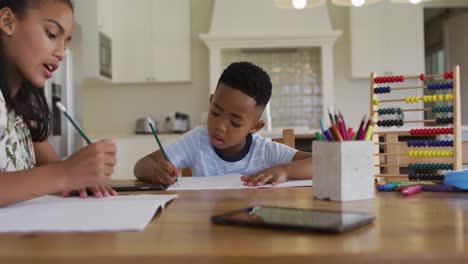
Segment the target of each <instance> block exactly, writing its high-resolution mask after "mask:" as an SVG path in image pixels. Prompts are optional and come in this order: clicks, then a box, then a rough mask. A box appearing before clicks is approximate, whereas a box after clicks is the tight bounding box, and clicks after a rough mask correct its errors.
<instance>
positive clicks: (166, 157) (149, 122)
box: [146, 117, 172, 163]
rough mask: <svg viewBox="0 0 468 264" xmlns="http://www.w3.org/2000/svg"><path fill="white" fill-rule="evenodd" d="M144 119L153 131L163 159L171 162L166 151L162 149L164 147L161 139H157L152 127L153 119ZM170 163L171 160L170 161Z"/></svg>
mask: <svg viewBox="0 0 468 264" xmlns="http://www.w3.org/2000/svg"><path fill="white" fill-rule="evenodd" d="M146 121H147V122H148V125H149V126H150V128H151V132H152V133H153V136H154V138H155V139H156V142H157V143H158V146H159V149H160V150H161V152H162V155H163V157H164V159H165V160H166V161H169V162H171V160H170V159H169V156H167V154H166V151H164V148H163V146H162V144H161V141H159V137H158V134H156V130H155V129H154V126H153V121H152V120H151V118H149V117H147V118H146ZM171 163H172V162H171Z"/></svg>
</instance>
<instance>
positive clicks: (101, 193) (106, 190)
mask: <svg viewBox="0 0 468 264" xmlns="http://www.w3.org/2000/svg"><path fill="white" fill-rule="evenodd" d="M87 190H89V191H90V192H91V193H92V194H93V196H94V197H96V198H102V197H108V196H116V195H117V192H116V191H114V189H112V188H111V187H108V186H103V185H98V186H94V187H89V188H87V189H80V190H77V191H66V192H62V195H63V196H64V197H69V196H71V195H74V194H78V195H79V196H80V197H81V198H87V197H88V191H87Z"/></svg>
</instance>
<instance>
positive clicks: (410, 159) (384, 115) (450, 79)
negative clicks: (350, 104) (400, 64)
mask: <svg viewBox="0 0 468 264" xmlns="http://www.w3.org/2000/svg"><path fill="white" fill-rule="evenodd" d="M442 78H443V81H440V79H442ZM406 80H420V81H422V85H420V86H407V87H404V86H401V87H392V86H395V84H401V83H404V82H405V81H406ZM425 82H426V83H427V84H426V85H424V83H425ZM391 85H392V86H391ZM401 85H403V84H401ZM424 89H425V90H427V91H430V93H432V94H430V95H424V96H419V95H416V96H406V97H402V98H399V99H385V96H386V94H389V93H398V91H401V90H419V91H421V90H424ZM370 94H371V96H370V100H371V102H370V116H371V119H372V120H373V123H374V135H373V141H374V146H375V154H374V155H375V173H374V176H375V178H376V180H378V181H381V180H384V181H392V180H410V181H436V182H437V181H443V180H444V171H447V170H460V169H461V168H462V156H461V155H462V145H461V144H462V143H461V116H460V115H461V109H460V108H461V106H460V67H459V66H458V65H456V66H454V67H453V71H452V72H445V73H444V74H431V75H425V74H421V75H419V76H403V75H400V76H383V77H377V75H376V73H372V74H371V78H370ZM379 96H380V97H382V98H379ZM395 102H401V103H405V104H406V106H407V108H405V109H404V108H402V107H392V103H393V104H394V103H395ZM420 102H421V103H423V107H422V108H421V107H411V105H412V104H413V105H414V103H420ZM436 102H439V104H443V105H434V103H436ZM381 106H382V107H381ZM405 112H432V113H434V114H435V115H436V116H437V117H436V118H434V119H424V118H423V119H422V120H405V117H404V113H405ZM410 123H412V124H418V127H416V128H411V129H406V130H405V129H404V125H405V124H410ZM419 123H420V124H422V125H421V126H420V127H419ZM379 127H397V128H399V129H397V130H395V131H378V128H379ZM402 171H403V172H404V171H406V173H403V172H402Z"/></svg>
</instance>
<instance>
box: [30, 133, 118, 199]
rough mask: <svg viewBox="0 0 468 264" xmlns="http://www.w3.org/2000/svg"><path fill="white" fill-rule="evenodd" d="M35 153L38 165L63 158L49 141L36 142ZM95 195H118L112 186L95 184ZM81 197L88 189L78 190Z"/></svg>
mask: <svg viewBox="0 0 468 264" xmlns="http://www.w3.org/2000/svg"><path fill="white" fill-rule="evenodd" d="M34 153H35V155H36V165H37V166H41V165H46V164H51V163H55V162H60V161H61V158H60V157H59V155H58V154H57V152H55V150H54V148H53V147H52V145H51V144H50V143H49V142H48V141H44V142H38V143H34ZM89 189H90V191H91V192H92V193H93V195H94V196H95V197H103V196H109V195H117V192H115V191H114V190H113V189H112V188H110V187H106V186H93V187H90V188H89ZM77 191H78V194H79V195H80V197H83V198H85V197H87V192H86V189H80V190H77ZM63 195H64V196H69V195H70V192H68V191H65V192H63Z"/></svg>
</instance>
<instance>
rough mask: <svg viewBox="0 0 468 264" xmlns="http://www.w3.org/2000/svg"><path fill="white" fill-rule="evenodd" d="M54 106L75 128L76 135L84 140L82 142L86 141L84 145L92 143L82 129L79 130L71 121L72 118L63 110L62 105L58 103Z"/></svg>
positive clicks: (73, 121)
mask: <svg viewBox="0 0 468 264" xmlns="http://www.w3.org/2000/svg"><path fill="white" fill-rule="evenodd" d="M55 105H56V106H57V107H58V108H59V109H60V110H61V111H62V112H63V114H64V115H65V117H66V118H67V119H68V121H70V123H72V125H73V126H74V127H75V129H76V131H78V133H79V134H80V135H81V137H82V138H84V140H86V143H88V144H91V143H92V142H91V140H90V139H89V138H88V136H86V134H85V132H84V131H83V129H81V127H80V126H79V125H78V124H77V123H76V122H75V120H73V118H72V117H71V116H70V115H69V114H68V112H67V109H66V108H65V106H63V104H62V103H60V102H57V103H56V104H55Z"/></svg>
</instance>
